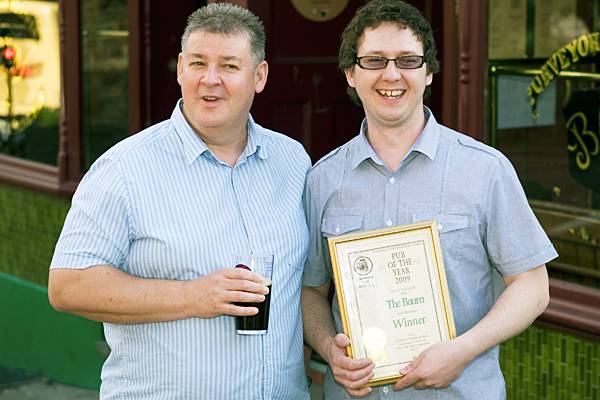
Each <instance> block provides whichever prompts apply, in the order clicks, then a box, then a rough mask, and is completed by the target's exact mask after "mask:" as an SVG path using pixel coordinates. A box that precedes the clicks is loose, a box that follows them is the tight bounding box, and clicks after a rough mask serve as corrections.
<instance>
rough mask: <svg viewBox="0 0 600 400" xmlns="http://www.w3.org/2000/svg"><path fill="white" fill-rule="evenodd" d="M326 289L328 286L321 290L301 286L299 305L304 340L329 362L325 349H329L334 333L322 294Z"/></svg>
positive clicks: (326, 303)
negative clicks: (300, 307)
mask: <svg viewBox="0 0 600 400" xmlns="http://www.w3.org/2000/svg"><path fill="white" fill-rule="evenodd" d="M327 287H328V285H327V286H325V287H321V288H312V287H307V286H303V287H302V297H301V303H302V319H303V322H304V340H305V341H306V342H307V343H308V344H309V345H310V346H311V347H312V348H313V349H315V350H316V351H317V352H318V353H319V354H320V355H321V357H323V358H324V359H325V360H326V361H327V362H329V360H328V357H329V352H328V351H327V349H328V348H329V347H330V344H331V341H332V340H333V338H334V337H335V335H336V332H335V327H334V324H333V317H332V315H331V306H330V305H329V302H328V301H327V297H326V295H325V294H324V293H327V289H326V288H327ZM322 292H324V293H322Z"/></svg>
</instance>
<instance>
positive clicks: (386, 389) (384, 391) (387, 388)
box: [383, 386, 390, 394]
mask: <svg viewBox="0 0 600 400" xmlns="http://www.w3.org/2000/svg"><path fill="white" fill-rule="evenodd" d="M389 392H390V388H389V387H387V386H384V387H383V393H384V394H388V393H389Z"/></svg>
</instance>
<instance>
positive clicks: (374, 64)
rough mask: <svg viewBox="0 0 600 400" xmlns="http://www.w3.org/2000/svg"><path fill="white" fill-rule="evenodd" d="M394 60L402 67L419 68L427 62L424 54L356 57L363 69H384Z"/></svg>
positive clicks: (357, 62) (397, 65)
mask: <svg viewBox="0 0 600 400" xmlns="http://www.w3.org/2000/svg"><path fill="white" fill-rule="evenodd" d="M390 61H394V64H396V67H398V68H400V69H417V68H421V67H422V66H423V64H424V63H425V59H424V58H423V56H402V57H396V58H385V57H381V56H364V57H356V64H358V66H359V67H361V68H362V69H384V68H386V67H387V65H388V62H390Z"/></svg>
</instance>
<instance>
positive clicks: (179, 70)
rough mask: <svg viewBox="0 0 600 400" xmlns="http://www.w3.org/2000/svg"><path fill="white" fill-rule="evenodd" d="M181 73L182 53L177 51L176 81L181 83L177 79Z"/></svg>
mask: <svg viewBox="0 0 600 400" xmlns="http://www.w3.org/2000/svg"><path fill="white" fill-rule="evenodd" d="M182 74H183V53H179V56H177V83H179V84H180V85H181V81H180V80H179V79H180V77H181V75H182Z"/></svg>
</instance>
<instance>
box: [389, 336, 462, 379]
mask: <svg viewBox="0 0 600 400" xmlns="http://www.w3.org/2000/svg"><path fill="white" fill-rule="evenodd" d="M467 354H468V352H467V351H466V349H464V348H463V347H462V346H460V344H459V343H458V342H457V341H456V339H455V340H452V341H449V342H443V343H437V344H434V345H433V346H430V347H428V348H426V349H425V350H423V352H421V354H419V356H418V357H417V358H415V359H414V360H413V362H411V363H410V364H409V365H407V366H406V367H404V368H403V369H402V370H400V373H401V374H403V375H404V376H403V377H402V378H400V379H399V380H398V381H397V382H396V384H395V385H394V389H395V390H402V389H404V388H407V387H409V386H414V387H415V388H416V389H425V388H437V389H439V388H444V387H446V386H448V385H450V384H451V383H452V382H454V381H455V380H456V379H457V378H458V377H459V376H460V374H462V372H463V370H464V369H465V367H466V366H467V364H468V363H469V362H470V359H469V357H468V356H467Z"/></svg>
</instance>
